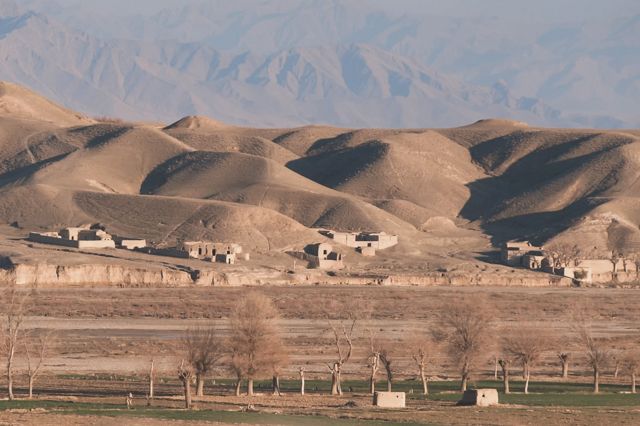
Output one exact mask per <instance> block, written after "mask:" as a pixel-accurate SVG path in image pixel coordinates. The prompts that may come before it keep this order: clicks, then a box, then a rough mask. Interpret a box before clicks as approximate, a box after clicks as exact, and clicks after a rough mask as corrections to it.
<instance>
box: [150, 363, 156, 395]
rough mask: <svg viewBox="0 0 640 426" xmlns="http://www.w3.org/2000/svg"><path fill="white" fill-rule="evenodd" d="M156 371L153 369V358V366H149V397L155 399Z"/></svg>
mask: <svg viewBox="0 0 640 426" xmlns="http://www.w3.org/2000/svg"><path fill="white" fill-rule="evenodd" d="M154 376H155V371H154V369H153V360H151V368H149V399H153V379H154Z"/></svg>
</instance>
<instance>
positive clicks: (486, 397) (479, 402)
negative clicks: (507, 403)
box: [458, 389, 498, 407]
mask: <svg viewBox="0 0 640 426" xmlns="http://www.w3.org/2000/svg"><path fill="white" fill-rule="evenodd" d="M458 405H475V406H478V407H490V406H492V405H498V391H497V390H496V389H472V390H466V391H464V394H463V395H462V399H461V400H460V401H458Z"/></svg>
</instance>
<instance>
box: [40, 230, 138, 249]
mask: <svg viewBox="0 0 640 426" xmlns="http://www.w3.org/2000/svg"><path fill="white" fill-rule="evenodd" d="M29 240H30V241H33V242H37V243H43V244H54V245H58V246H64V247H75V248H83V249H103V248H123V249H128V250H135V249H139V248H142V247H145V246H146V245H147V242H146V241H145V240H143V239H138V238H127V237H120V236H117V235H111V234H109V233H107V232H106V231H105V230H104V229H101V228H90V227H73V228H63V229H61V230H60V231H58V232H30V233H29Z"/></svg>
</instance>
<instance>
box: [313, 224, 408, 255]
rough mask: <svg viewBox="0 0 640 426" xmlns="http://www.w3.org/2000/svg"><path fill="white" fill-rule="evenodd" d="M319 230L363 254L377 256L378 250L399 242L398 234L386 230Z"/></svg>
mask: <svg viewBox="0 0 640 426" xmlns="http://www.w3.org/2000/svg"><path fill="white" fill-rule="evenodd" d="M318 232H320V234H322V235H324V236H325V237H327V238H331V239H332V240H333V241H335V242H336V243H338V244H343V245H345V246H347V247H353V248H355V249H356V251H358V252H359V253H360V254H362V255H363V256H375V255H376V250H384V249H386V248H389V247H393V246H395V245H397V244H398V236H397V235H390V234H387V233H386V232H339V231H333V230H327V229H321V230H319V231H318Z"/></svg>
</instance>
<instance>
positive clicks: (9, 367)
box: [7, 351, 13, 401]
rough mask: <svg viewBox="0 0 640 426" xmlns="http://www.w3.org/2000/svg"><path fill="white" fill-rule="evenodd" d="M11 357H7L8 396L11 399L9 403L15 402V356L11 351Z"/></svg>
mask: <svg viewBox="0 0 640 426" xmlns="http://www.w3.org/2000/svg"><path fill="white" fill-rule="evenodd" d="M9 352H10V353H9V356H8V357H7V396H8V397H9V401H13V368H12V362H13V359H12V358H13V354H12V353H11V351H9Z"/></svg>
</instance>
